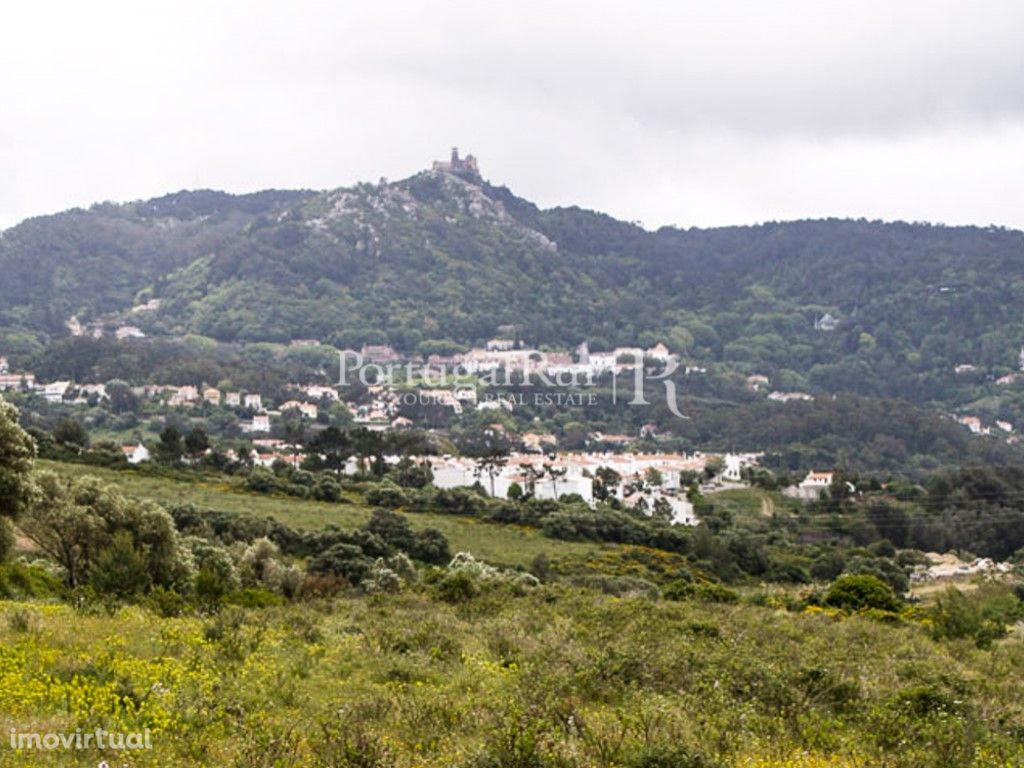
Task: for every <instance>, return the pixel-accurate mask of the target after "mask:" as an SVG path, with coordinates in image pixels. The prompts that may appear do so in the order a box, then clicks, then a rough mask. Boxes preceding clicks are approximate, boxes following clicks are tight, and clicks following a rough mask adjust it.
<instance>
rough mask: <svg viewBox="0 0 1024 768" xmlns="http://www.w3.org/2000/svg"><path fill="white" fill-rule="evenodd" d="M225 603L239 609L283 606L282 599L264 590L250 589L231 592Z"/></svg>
mask: <svg viewBox="0 0 1024 768" xmlns="http://www.w3.org/2000/svg"><path fill="white" fill-rule="evenodd" d="M225 602H226V603H228V604H229V605H237V606H239V607H240V608H270V607H273V606H276V605H284V598H283V597H281V596H280V595H278V594H276V593H274V592H270V591H269V590H266V589H251V588H250V589H240V590H238V591H237V592H232V593H231V594H229V595H228V596H227V597H226V598H225Z"/></svg>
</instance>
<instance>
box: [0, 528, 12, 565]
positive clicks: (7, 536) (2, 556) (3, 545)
mask: <svg viewBox="0 0 1024 768" xmlns="http://www.w3.org/2000/svg"><path fill="white" fill-rule="evenodd" d="M13 551H14V528H13V527H11V524H10V522H8V521H7V520H6V519H5V518H2V517H0V563H2V562H4V561H5V560H7V558H8V557H10V556H11V553H12V552H13Z"/></svg>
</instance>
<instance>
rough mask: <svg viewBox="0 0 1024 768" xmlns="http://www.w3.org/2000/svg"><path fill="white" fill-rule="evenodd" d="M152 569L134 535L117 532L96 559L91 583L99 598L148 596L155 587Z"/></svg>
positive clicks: (90, 576) (90, 578)
mask: <svg viewBox="0 0 1024 768" xmlns="http://www.w3.org/2000/svg"><path fill="white" fill-rule="evenodd" d="M149 565H150V564H149V561H148V558H147V557H146V556H145V554H143V553H142V551H141V550H139V549H138V548H137V547H136V546H135V541H134V540H133V539H132V535H131V533H129V532H128V531H118V532H117V533H115V534H114V538H113V540H112V541H111V543H110V546H108V547H106V548H105V549H104V550H103V551H102V552H100V554H99V557H97V558H96V564H95V565H94V566H93V567H92V571H91V572H90V574H89V583H90V584H91V585H92V587H93V589H95V590H96V591H97V592H98V593H100V594H106V595H114V596H116V597H120V598H125V599H127V598H131V597H134V596H136V595H140V594H142V593H143V592H145V591H146V590H147V589H148V588H149V586H150V584H151V583H152V579H151V577H150V567H149Z"/></svg>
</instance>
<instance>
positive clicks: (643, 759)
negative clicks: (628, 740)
mask: <svg viewBox="0 0 1024 768" xmlns="http://www.w3.org/2000/svg"><path fill="white" fill-rule="evenodd" d="M625 765H626V768H720V766H721V763H719V762H716V761H714V760H712V759H711V758H710V757H706V756H704V755H703V754H701V753H700V752H696V751H692V750H690V749H688V748H686V747H682V746H679V745H676V744H673V745H667V744H665V745H656V746H652V747H647V748H645V749H643V750H642V751H640V752H637V753H636V754H634V755H632V756H631V757H630V758H629V759H627V760H626V762H625Z"/></svg>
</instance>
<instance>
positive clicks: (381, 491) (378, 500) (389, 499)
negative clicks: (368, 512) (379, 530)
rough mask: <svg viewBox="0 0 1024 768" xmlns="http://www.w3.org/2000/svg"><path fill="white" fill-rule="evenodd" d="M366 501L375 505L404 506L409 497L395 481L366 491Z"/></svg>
mask: <svg viewBox="0 0 1024 768" xmlns="http://www.w3.org/2000/svg"><path fill="white" fill-rule="evenodd" d="M366 501H367V503H368V504H372V505H373V506H375V507H390V508H395V507H404V506H406V505H407V504H408V503H409V497H408V496H407V495H406V494H405V492H404V491H403V490H402V489H401V488H399V487H398V486H397V485H395V484H394V483H390V482H384V483H381V484H380V485H378V486H377V487H376V488H371V489H370V490H369V491H367V492H366Z"/></svg>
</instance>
